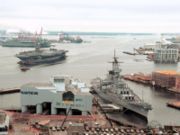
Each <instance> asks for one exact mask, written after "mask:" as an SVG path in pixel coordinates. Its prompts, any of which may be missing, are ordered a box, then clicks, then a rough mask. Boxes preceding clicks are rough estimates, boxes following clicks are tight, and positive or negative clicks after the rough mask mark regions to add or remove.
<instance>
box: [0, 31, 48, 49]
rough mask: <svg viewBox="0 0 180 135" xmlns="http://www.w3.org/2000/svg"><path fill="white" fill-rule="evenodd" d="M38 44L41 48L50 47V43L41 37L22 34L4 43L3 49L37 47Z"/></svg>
mask: <svg viewBox="0 0 180 135" xmlns="http://www.w3.org/2000/svg"><path fill="white" fill-rule="evenodd" d="M37 44H39V45H40V47H42V48H44V47H50V42H49V41H48V40H46V39H43V38H41V36H40V35H37V34H35V35H34V34H32V33H27V32H21V33H19V34H18V37H16V38H15V37H14V38H11V39H7V40H5V41H4V42H3V43H2V46H3V47H35V46H36V45H37Z"/></svg>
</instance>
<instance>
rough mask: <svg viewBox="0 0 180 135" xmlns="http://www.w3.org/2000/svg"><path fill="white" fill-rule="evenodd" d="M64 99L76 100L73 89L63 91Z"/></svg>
mask: <svg viewBox="0 0 180 135" xmlns="http://www.w3.org/2000/svg"><path fill="white" fill-rule="evenodd" d="M63 101H74V94H73V93H72V92H71V91H68V92H65V93H63Z"/></svg>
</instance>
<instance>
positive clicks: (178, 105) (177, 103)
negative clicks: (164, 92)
mask: <svg viewBox="0 0 180 135" xmlns="http://www.w3.org/2000/svg"><path fill="white" fill-rule="evenodd" d="M167 106H169V107H173V108H176V109H180V101H169V102H168V103H167Z"/></svg>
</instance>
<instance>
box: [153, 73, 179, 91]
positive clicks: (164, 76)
mask: <svg viewBox="0 0 180 135" xmlns="http://www.w3.org/2000/svg"><path fill="white" fill-rule="evenodd" d="M176 74H177V73H176V71H171V70H167V71H166V70H164V71H155V72H153V73H152V81H153V82H154V83H155V85H157V86H160V87H163V88H172V87H174V86H175V84H176Z"/></svg>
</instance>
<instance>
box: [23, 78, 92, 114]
mask: <svg viewBox="0 0 180 135" xmlns="http://www.w3.org/2000/svg"><path fill="white" fill-rule="evenodd" d="M92 99H93V96H92V95H91V94H90V93H89V88H88V87H86V85H85V83H83V82H80V81H79V80H73V79H72V78H71V77H69V76H55V77H53V78H52V80H51V83H47V84H26V85H24V86H22V88H21V109H22V112H31V113H37V114H67V112H69V113H70V114H72V115H86V114H87V113H88V112H91V109H92Z"/></svg>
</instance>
